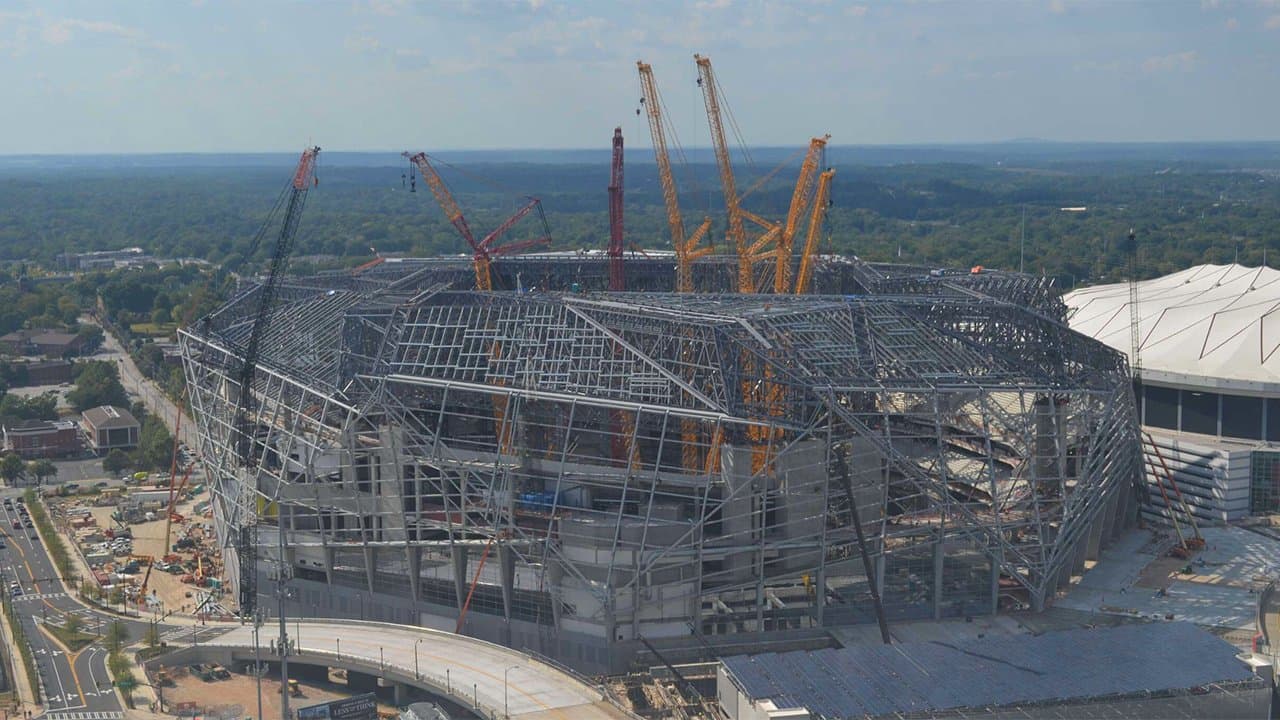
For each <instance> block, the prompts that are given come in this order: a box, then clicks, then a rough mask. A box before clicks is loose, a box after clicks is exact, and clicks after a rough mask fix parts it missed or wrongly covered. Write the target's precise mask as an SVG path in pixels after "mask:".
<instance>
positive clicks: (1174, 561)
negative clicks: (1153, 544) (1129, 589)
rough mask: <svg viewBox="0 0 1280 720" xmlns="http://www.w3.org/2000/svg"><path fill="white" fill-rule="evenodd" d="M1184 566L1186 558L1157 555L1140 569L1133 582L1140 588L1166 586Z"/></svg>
mask: <svg viewBox="0 0 1280 720" xmlns="http://www.w3.org/2000/svg"><path fill="white" fill-rule="evenodd" d="M1186 566H1187V561H1186V560H1179V559H1178V558H1175V557H1168V556H1165V557H1158V558H1156V559H1155V560H1152V561H1151V564H1149V565H1147V566H1146V567H1145V568H1143V569H1142V572H1141V573H1139V574H1138V579H1137V581H1135V582H1134V583H1133V584H1134V585H1135V586H1137V587H1140V588H1151V589H1156V588H1163V587H1168V586H1169V583H1170V582H1171V581H1172V580H1173V577H1174V575H1175V574H1176V573H1177V572H1178V571H1179V570H1181V569H1182V568H1184V567H1186Z"/></svg>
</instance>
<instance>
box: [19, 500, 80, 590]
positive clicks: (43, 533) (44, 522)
mask: <svg viewBox="0 0 1280 720" xmlns="http://www.w3.org/2000/svg"><path fill="white" fill-rule="evenodd" d="M23 497H25V498H26V503H27V512H29V513H31V522H32V524H34V525H35V526H36V530H37V531H39V533H40V537H42V538H44V544H45V547H47V548H49V556H50V557H51V558H53V566H54V567H56V568H57V569H58V574H59V575H61V576H62V578H63V579H64V580H68V582H70V578H72V577H74V576H75V574H76V568H75V565H73V564H72V563H71V555H70V554H69V553H68V552H67V544H66V543H64V542H62V536H61V535H59V534H58V530H57V528H55V527H54V526H53V521H52V520H50V519H49V511H48V510H46V509H45V507H44V502H43V501H42V500H41V499H40V497H39V496H38V495H36V491H35V490H28V491H27V492H26V493H25V494H24V495H23Z"/></svg>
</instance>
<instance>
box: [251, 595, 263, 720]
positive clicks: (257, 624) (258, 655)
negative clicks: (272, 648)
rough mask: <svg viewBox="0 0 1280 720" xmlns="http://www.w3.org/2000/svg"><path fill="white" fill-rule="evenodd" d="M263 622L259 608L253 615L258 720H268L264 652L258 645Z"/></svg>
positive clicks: (254, 669) (254, 671)
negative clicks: (264, 708) (264, 712)
mask: <svg viewBox="0 0 1280 720" xmlns="http://www.w3.org/2000/svg"><path fill="white" fill-rule="evenodd" d="M262 621H263V618H262V612H261V608H259V611H258V612H255V613H254V614H253V674H254V675H255V676H256V678H257V682H258V720H266V718H265V717H263V716H262V652H261V646H260V645H258V630H259V629H260V628H261V627H262Z"/></svg>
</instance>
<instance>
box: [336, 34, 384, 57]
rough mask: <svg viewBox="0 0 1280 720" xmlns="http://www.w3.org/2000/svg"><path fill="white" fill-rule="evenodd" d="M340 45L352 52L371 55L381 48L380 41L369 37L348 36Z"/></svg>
mask: <svg viewBox="0 0 1280 720" xmlns="http://www.w3.org/2000/svg"><path fill="white" fill-rule="evenodd" d="M342 45H343V47H345V48H346V49H348V50H351V51H353V52H359V53H371V52H377V51H378V50H379V49H381V48H382V41H381V40H379V39H378V38H376V37H373V36H371V35H348V36H347V37H346V38H345V39H344V40H343V41H342Z"/></svg>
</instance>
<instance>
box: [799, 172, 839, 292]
mask: <svg viewBox="0 0 1280 720" xmlns="http://www.w3.org/2000/svg"><path fill="white" fill-rule="evenodd" d="M835 175H836V171H835V170H826V171H824V172H823V173H822V174H821V175H819V176H818V189H817V191H816V192H815V193H814V196H813V210H812V212H811V213H810V215H809V231H808V234H807V235H806V236H805V241H804V250H802V251H801V253H800V270H799V271H798V272H797V273H796V286H795V294H797V295H801V294H803V293H806V292H808V288H809V280H810V279H811V278H812V277H813V259H814V257H816V256H817V252H818V238H819V237H820V236H821V235H822V222H823V220H825V219H826V217H827V206H828V205H829V204H830V202H831V179H832V178H834V177H835Z"/></svg>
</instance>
